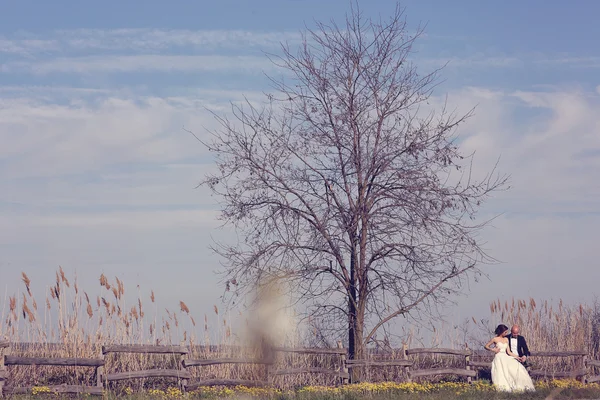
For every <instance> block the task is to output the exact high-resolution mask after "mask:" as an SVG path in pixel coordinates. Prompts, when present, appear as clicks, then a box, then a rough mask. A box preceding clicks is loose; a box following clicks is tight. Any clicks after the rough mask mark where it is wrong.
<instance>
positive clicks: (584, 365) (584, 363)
mask: <svg viewBox="0 0 600 400" xmlns="http://www.w3.org/2000/svg"><path fill="white" fill-rule="evenodd" d="M587 361H588V356H587V354H586V355H583V356H581V369H583V370H584V371H585V374H584V375H583V376H582V377H581V382H583V383H584V384H586V383H587V375H588V371H589V368H588V362H587Z"/></svg>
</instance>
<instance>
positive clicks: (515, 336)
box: [484, 325, 535, 392]
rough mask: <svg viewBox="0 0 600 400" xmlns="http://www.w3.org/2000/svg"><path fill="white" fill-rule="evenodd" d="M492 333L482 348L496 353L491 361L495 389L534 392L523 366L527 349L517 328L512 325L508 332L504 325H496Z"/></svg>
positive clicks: (527, 353) (527, 354)
mask: <svg viewBox="0 0 600 400" xmlns="http://www.w3.org/2000/svg"><path fill="white" fill-rule="evenodd" d="M494 333H495V334H496V336H494V337H493V338H492V340H490V341H489V342H488V343H487V344H486V345H485V346H484V347H485V349H486V350H490V351H493V352H494V353H496V355H495V356H494V360H493V361H492V383H493V384H494V386H495V387H496V389H497V390H499V391H503V392H522V391H535V388H534V386H533V382H532V380H531V377H530V376H529V373H528V372H527V369H526V368H525V365H524V363H526V362H527V357H528V356H529V349H528V348H527V342H526V341H525V338H524V337H523V336H521V335H519V327H518V326H517V325H514V326H513V327H512V329H511V330H509V329H508V327H507V326H506V325H498V327H497V328H496V330H495V331H494ZM492 345H494V347H492Z"/></svg>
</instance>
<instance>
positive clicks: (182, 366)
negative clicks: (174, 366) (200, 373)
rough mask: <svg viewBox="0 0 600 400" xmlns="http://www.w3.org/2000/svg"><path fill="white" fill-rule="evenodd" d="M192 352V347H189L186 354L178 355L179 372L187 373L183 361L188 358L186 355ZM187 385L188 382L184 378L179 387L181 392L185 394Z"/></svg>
mask: <svg viewBox="0 0 600 400" xmlns="http://www.w3.org/2000/svg"><path fill="white" fill-rule="evenodd" d="M184 344H185V343H182V344H181V345H182V346H183V345H184ZM191 351H192V346H190V347H189V348H188V353H187V354H180V355H179V356H180V357H179V363H180V364H181V370H182V371H187V369H186V367H185V360H186V359H187V358H188V354H189V353H190V352H191ZM187 384H188V380H187V379H186V378H183V379H181V382H180V385H181V392H182V393H185V387H186V386H187Z"/></svg>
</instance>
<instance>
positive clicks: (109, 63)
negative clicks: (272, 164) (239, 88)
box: [0, 54, 274, 75]
mask: <svg viewBox="0 0 600 400" xmlns="http://www.w3.org/2000/svg"><path fill="white" fill-rule="evenodd" d="M272 68H274V67H273V64H272V63H271V62H270V61H269V60H268V59H267V58H265V57H254V56H218V55H204V56H200V55H196V56H193V55H154V54H142V55H106V56H89V57H64V58H55V59H50V60H47V61H15V62H9V63H5V64H3V65H1V66H0V72H3V73H14V72H17V71H18V72H29V73H33V74H37V75H45V74H50V73H77V74H93V73H98V72H119V73H120V72H144V71H146V72H153V71H162V72H207V71H210V72H234V71H235V72H237V73H242V72H255V73H260V72H261V71H263V70H269V69H272Z"/></svg>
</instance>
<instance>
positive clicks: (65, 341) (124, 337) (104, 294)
mask: <svg viewBox="0 0 600 400" xmlns="http://www.w3.org/2000/svg"><path fill="white" fill-rule="evenodd" d="M22 280H23V284H24V290H23V291H22V292H21V293H16V294H14V295H11V296H9V297H8V299H7V300H6V301H5V303H6V304H3V306H2V307H0V309H1V310H2V318H1V319H0V339H1V338H6V339H8V340H10V341H11V342H12V343H15V345H13V346H12V348H11V350H10V351H11V354H12V355H16V356H24V357H80V358H98V357H101V348H102V345H110V344H161V345H162V344H178V345H183V346H187V347H189V348H190V350H191V353H190V354H189V355H188V356H187V357H188V358H190V359H214V358H239V357H247V358H252V357H259V352H260V349H259V348H257V347H256V346H249V345H248V336H249V335H248V334H246V333H242V332H239V331H238V332H237V333H238V335H235V334H234V332H233V331H234V329H233V327H232V325H231V322H230V321H229V320H228V318H225V317H223V316H222V314H221V311H220V310H219V308H218V307H217V306H216V305H215V306H214V308H213V309H214V311H213V312H214V314H213V315H211V316H209V315H204V316H203V317H202V318H201V319H200V320H199V321H197V320H196V319H195V318H194V317H193V313H192V311H191V310H190V308H189V307H188V305H187V304H185V303H184V302H180V303H179V304H178V307H177V308H176V309H165V310H164V312H162V310H163V309H162V308H159V306H158V305H157V304H156V297H155V293H154V291H153V290H152V291H150V293H149V294H148V295H147V296H142V295H141V294H140V293H139V292H138V293H136V294H135V296H131V295H130V294H129V293H127V291H126V287H125V284H124V283H123V282H122V281H121V280H119V279H118V278H115V279H114V280H111V279H109V278H108V277H106V276H105V275H104V274H102V275H100V277H99V289H100V291H99V293H98V294H97V295H95V296H90V295H89V294H88V293H86V292H84V291H81V290H79V287H78V285H77V279H76V278H75V279H72V280H71V279H69V278H68V277H67V276H66V274H65V273H64V271H63V269H62V268H59V269H58V271H57V272H56V280H55V282H53V283H52V285H51V286H50V288H49V290H48V292H47V295H46V297H45V298H44V299H43V301H38V299H36V298H35V295H34V292H33V291H32V290H31V288H32V285H33V284H34V283H32V281H31V279H30V278H29V276H27V274H26V273H22ZM40 305H41V306H40ZM241 317H242V316H241V315H240V318H241ZM215 321H217V322H216V323H215ZM245 325H248V323H246V324H245ZM17 343H19V344H18V345H17ZM280 345H285V346H289V347H294V346H299V341H298V337H297V336H295V335H291V336H289V335H288V337H286V338H284V340H282V342H281V343H280ZM1 352H2V350H0V353H1ZM0 355H1V354H0ZM105 361H106V365H105V372H106V373H112V372H122V371H135V370H143V369H153V368H175V369H177V368H180V357H179V355H175V354H173V355H145V354H124V353H111V354H107V355H106V357H105ZM339 364H340V362H339V357H336V356H328V355H322V356H320V355H303V354H289V353H285V354H283V353H277V355H276V358H275V365H274V366H272V367H271V368H277V369H283V368H299V367H306V366H319V367H331V368H337V367H338V366H339ZM189 371H190V372H191V373H192V374H193V378H192V381H193V380H195V379H200V378H202V379H211V378H233V379H235V378H239V379H256V380H263V379H264V378H265V377H266V368H265V366H263V365H247V364H241V365H240V364H225V365H215V366H206V367H194V368H190V369H189ZM93 374H94V370H93V368H85V367H38V366H11V367H10V385H11V386H29V385H36V386H43V385H53V384H63V383H66V384H92V382H94V376H93ZM271 381H272V382H273V383H274V384H275V385H277V386H281V387H295V386H301V385H308V384H314V385H329V384H334V383H336V382H335V379H334V378H332V377H331V376H327V375H323V376H321V375H316V374H313V375H308V374H303V375H284V376H278V377H271ZM173 383H174V382H173V380H170V381H169V380H164V381H163V380H160V379H152V380H143V379H139V380H131V381H123V382H118V383H115V384H113V387H112V389H114V390H115V391H117V392H119V391H122V390H124V389H125V388H127V387H130V388H132V389H134V390H136V389H140V388H142V387H144V388H159V387H165V386H167V385H168V384H171V385H172V384H173Z"/></svg>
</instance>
